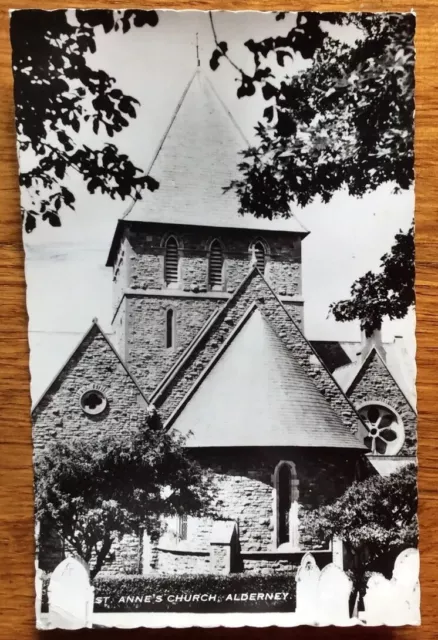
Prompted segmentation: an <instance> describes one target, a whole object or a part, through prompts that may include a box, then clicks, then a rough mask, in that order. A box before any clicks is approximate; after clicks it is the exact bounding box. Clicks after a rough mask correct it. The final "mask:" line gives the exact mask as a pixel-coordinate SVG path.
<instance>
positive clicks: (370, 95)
mask: <svg viewBox="0 0 438 640" xmlns="http://www.w3.org/2000/svg"><path fill="white" fill-rule="evenodd" d="M285 18H286V14H284V13H280V14H277V16H276V19H277V20H284V19H285ZM210 19H211V24H212V28H213V35H214V39H215V42H216V49H215V50H214V52H213V55H212V58H211V61H210V66H211V68H212V69H217V68H218V67H219V65H220V64H221V61H222V60H228V61H229V62H230V63H231V64H232V65H233V67H234V68H235V69H236V70H237V72H238V74H239V75H238V89H237V95H238V97H239V98H243V97H245V96H252V95H254V94H255V93H256V89H257V88H258V89H260V90H261V93H262V95H263V98H264V99H265V101H266V103H267V106H266V108H265V110H264V113H263V118H262V119H261V121H260V122H259V123H258V124H257V126H256V144H254V145H253V146H251V147H250V148H249V149H247V150H245V151H244V152H243V158H242V162H241V163H240V164H239V172H240V176H239V177H238V178H237V179H236V180H234V181H233V182H231V184H230V185H228V186H227V188H229V189H234V190H235V191H236V193H237V194H238V196H239V199H240V212H241V213H251V214H253V215H255V216H256V217H264V218H273V217H275V216H281V217H285V218H287V217H289V216H290V215H291V214H292V212H293V209H294V206H305V205H307V204H309V203H310V202H312V201H313V200H314V199H315V198H317V197H320V198H321V199H322V201H323V202H325V203H327V202H329V201H330V199H331V198H332V196H333V194H334V193H335V192H336V191H338V190H339V189H345V190H347V192H348V193H349V194H350V195H352V196H356V197H361V196H363V195H365V194H366V193H367V192H370V191H373V190H375V189H376V188H377V187H379V186H380V185H382V184H384V183H391V184H393V186H394V189H395V190H401V189H408V188H409V187H410V186H411V185H412V183H413V178H414V170H413V159H414V150H413V131H414V127H413V124H414V122H413V118H414V62H415V50H414V42H413V36H414V30H415V17H414V16H413V15H412V14H391V13H380V14H378V13H377V14H372V13H351V14H340V13H305V12H300V13H298V15H297V18H296V23H295V22H294V24H293V26H292V28H291V29H290V30H289V31H288V33H287V34H286V35H285V36H283V35H282V36H277V37H270V38H266V39H263V40H261V41H259V42H255V41H254V40H248V41H247V42H245V46H246V47H247V49H248V50H249V51H250V52H251V54H252V57H253V60H254V67H253V69H252V70H251V71H249V70H243V69H241V68H240V67H239V66H238V65H236V64H235V62H234V61H233V60H232V53H230V52H229V48H228V44H227V43H226V42H223V41H220V40H219V38H218V35H217V32H216V29H215V26H214V22H213V17H212V16H211V15H210ZM336 24H337V25H344V26H347V25H349V26H350V27H352V28H355V29H356V30H357V39H356V41H355V42H354V44H347V43H343V42H341V41H339V40H338V39H336V38H335V37H333V36H331V35H330V29H329V27H330V25H336ZM290 60H292V61H294V62H296V63H297V66H296V67H295V70H293V69H292V70H291V71H290V72H289V71H288V65H287V61H290ZM412 246H413V234H412V230H411V231H410V232H409V233H408V234H407V235H406V237H404V238H403V237H402V234H400V235H399V236H397V240H396V245H395V247H394V248H393V251H395V252H396V255H394V259H389V258H388V259H389V263H388V265H387V266H385V265H386V262H387V259H386V258H387V257H384V258H383V259H382V262H383V266H384V267H385V269H386V270H387V271H388V270H389V271H391V277H389V278H388V277H387V275H384V276H381V277H380V276H378V275H376V274H374V275H373V274H371V275H370V274H366V276H364V278H361V279H360V280H358V281H357V282H356V283H355V284H354V285H353V289H352V294H353V299H352V301H351V303H350V304H348V305H347V303H346V302H345V301H343V302H340V303H339V304H338V305H333V306H332V310H333V311H334V312H335V315H336V317H337V318H338V319H342V320H346V319H347V316H348V319H354V318H359V319H360V321H361V324H362V326H363V328H365V329H366V330H367V331H371V330H372V329H373V328H377V327H378V326H380V324H381V320H382V317H383V315H387V316H388V317H390V318H393V317H397V318H398V317H402V316H403V315H404V314H405V313H406V311H407V309H408V308H409V306H410V305H411V304H413V302H414V295H413V267H412V263H413V255H412ZM396 266H397V267H399V268H400V269H401V271H400V273H399V274H398V275H395V277H394V273H393V269H394V267H396ZM389 271H388V273H389ZM404 275H406V276H407V280H406V281H404V278H403V276H404ZM385 287H389V288H388V289H386V288H385ZM409 287H411V291H410V292H409V291H408V288H409ZM385 295H386V296H387V300H386V304H383V302H382V300H383V297H384V296H385ZM361 297H363V304H362V303H359V300H360V298H361ZM366 305H369V309H370V313H369V314H367V313H366ZM379 314H380V315H379ZM382 314H383V315H382Z"/></svg>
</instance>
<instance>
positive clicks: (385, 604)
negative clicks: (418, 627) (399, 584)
mask: <svg viewBox="0 0 438 640" xmlns="http://www.w3.org/2000/svg"><path fill="white" fill-rule="evenodd" d="M364 606H365V622H366V624H367V625H370V626H377V625H381V624H388V625H393V624H397V607H398V602H397V599H396V594H395V590H394V585H393V584H392V582H391V580H387V579H386V578H385V576H383V575H382V574H381V573H373V574H372V575H371V577H370V578H369V580H368V583H367V589H366V593H365V596H364Z"/></svg>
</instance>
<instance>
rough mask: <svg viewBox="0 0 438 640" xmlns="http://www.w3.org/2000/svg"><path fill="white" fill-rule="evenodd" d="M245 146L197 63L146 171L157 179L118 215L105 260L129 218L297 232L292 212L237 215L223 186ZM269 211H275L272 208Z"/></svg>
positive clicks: (236, 203)
mask: <svg viewBox="0 0 438 640" xmlns="http://www.w3.org/2000/svg"><path fill="white" fill-rule="evenodd" d="M248 146H249V143H248V141H247V140H246V139H245V136H244V134H243V133H242V131H241V129H240V128H239V126H238V124H237V123H236V121H235V120H234V118H233V116H232V115H231V113H230V112H229V110H228V109H227V107H226V106H225V105H224V103H223V102H222V100H221V98H220V97H219V95H218V94H217V92H216V90H215V89H214V87H213V85H212V83H211V82H210V80H209V79H208V77H207V76H206V75H205V74H204V72H203V71H202V70H201V69H200V68H197V69H196V71H195V73H194V74H193V76H192V78H191V79H190V81H189V83H188V84H187V86H186V88H185V90H184V92H183V95H182V96H181V99H180V100H179V102H178V105H177V107H176V110H175V113H174V115H173V117H172V119H171V122H170V124H169V127H168V128H167V130H166V132H165V134H164V136H163V138H162V140H161V142H160V144H159V146H158V149H157V151H156V153H155V155H154V157H153V160H152V163H151V165H150V167H149V170H148V173H149V174H150V175H151V176H153V177H154V178H155V179H156V180H158V182H159V183H160V187H159V189H157V190H156V191H154V192H153V193H149V192H148V193H147V194H146V195H145V197H144V199H143V200H139V201H137V202H135V203H134V205H132V206H131V208H130V209H129V210H128V211H127V212H126V213H125V216H124V217H123V219H122V220H119V222H118V225H117V229H116V232H115V235H114V239H113V243H112V247H111V250H110V254H109V256H108V265H111V264H112V261H113V257H114V253H115V251H116V249H117V245H118V239H119V238H120V235H121V233H122V229H123V227H124V226H125V225H126V224H129V223H139V222H147V223H164V224H184V225H196V226H207V227H219V228H223V227H226V228H236V229H255V230H265V231H269V230H270V231H286V232H293V233H300V234H302V235H303V236H304V235H307V234H308V231H307V230H306V229H305V228H304V227H303V226H302V225H301V224H300V222H299V221H298V220H297V218H295V217H294V216H291V217H290V218H289V219H287V220H285V219H283V218H278V219H274V220H267V219H265V218H256V217H255V216H251V215H244V216H242V215H239V213H238V209H239V201H238V197H237V195H236V193H235V192H234V190H230V191H227V192H225V193H224V187H227V186H228V185H229V184H230V182H231V181H232V180H233V179H235V178H236V177H237V176H238V171H237V165H238V163H239V162H241V161H242V156H240V155H239V152H241V151H242V150H244V149H245V148H247V147H248ZM274 213H275V212H274Z"/></svg>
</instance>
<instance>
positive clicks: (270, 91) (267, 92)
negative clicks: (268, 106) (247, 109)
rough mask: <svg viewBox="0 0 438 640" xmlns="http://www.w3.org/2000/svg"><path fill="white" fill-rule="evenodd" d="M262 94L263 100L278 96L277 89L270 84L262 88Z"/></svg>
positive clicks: (267, 83)
mask: <svg viewBox="0 0 438 640" xmlns="http://www.w3.org/2000/svg"><path fill="white" fill-rule="evenodd" d="M262 94H263V97H264V99H265V100H270V99H271V98H274V97H277V96H278V89H276V88H275V87H274V85H272V84H271V83H270V82H266V83H265V84H264V85H263V87H262Z"/></svg>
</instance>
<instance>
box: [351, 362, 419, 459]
mask: <svg viewBox="0 0 438 640" xmlns="http://www.w3.org/2000/svg"><path fill="white" fill-rule="evenodd" d="M348 396H349V398H350V400H351V401H352V402H353V403H354V405H355V406H356V407H361V406H362V405H364V404H369V403H372V402H382V403H383V404H385V405H387V406H389V407H390V408H391V409H394V410H395V411H396V412H397V413H398V415H399V416H400V418H401V419H402V421H403V426H404V429H405V442H404V444H403V447H402V449H401V451H400V454H399V455H401V456H403V455H405V456H412V455H415V454H416V451H417V415H416V413H415V411H414V410H413V408H412V407H411V405H410V404H409V402H408V401H407V399H406V397H405V395H404V394H403V392H402V391H401V389H400V387H399V386H398V385H397V384H396V382H395V381H394V378H393V377H392V375H391V374H390V373H389V371H388V369H387V368H386V366H385V365H384V364H383V362H382V361H381V359H380V358H379V356H378V355H377V352H376V351H373V352H372V353H371V355H370V357H369V358H368V359H367V362H366V363H365V366H364V368H363V369H362V371H361V372H360V374H359V376H358V378H357V379H356V380H355V381H354V383H353V385H352V387H351V388H350V389H349V390H348Z"/></svg>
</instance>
